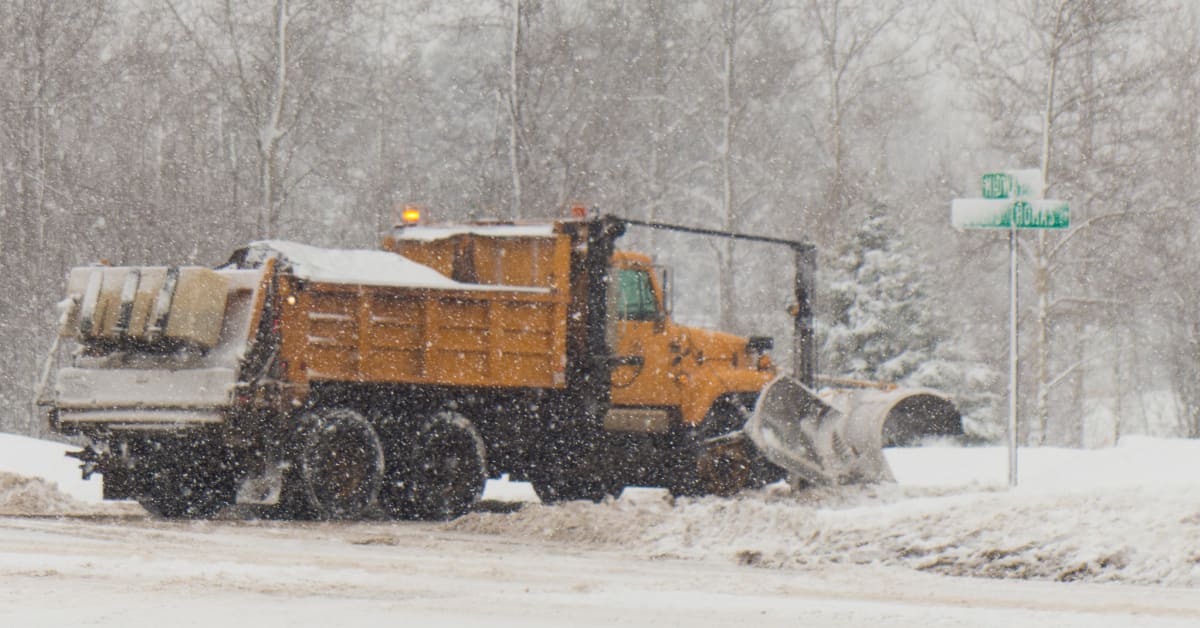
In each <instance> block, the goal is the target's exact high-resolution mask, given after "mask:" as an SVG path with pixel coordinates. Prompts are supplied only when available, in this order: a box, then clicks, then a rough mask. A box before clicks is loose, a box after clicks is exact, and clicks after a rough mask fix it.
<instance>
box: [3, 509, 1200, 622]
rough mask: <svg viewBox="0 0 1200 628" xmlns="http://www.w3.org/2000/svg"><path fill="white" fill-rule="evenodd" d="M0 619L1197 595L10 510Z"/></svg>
mask: <svg viewBox="0 0 1200 628" xmlns="http://www.w3.org/2000/svg"><path fill="white" fill-rule="evenodd" d="M0 617H4V618H5V622H4V624H5V625H8V626H47V627H58V626H66V625H98V626H116V625H121V626H134V627H136V626H161V625H171V626H216V625H223V624H224V625H249V626H255V627H257V628H269V627H272V626H293V627H294V626H335V625H354V626H377V625H378V626H383V625H439V626H447V625H461V626H492V627H498V626H563V625H575V626H600V625H655V626H676V625H678V626H701V627H703V626H731V625H737V624H749V625H754V626H797V625H804V626H860V625H873V626H912V625H917V624H921V625H923V626H926V627H935V626H1106V625H1128V626H1133V625H1137V626H1194V625H1196V622H1197V620H1198V619H1200V595H1197V594H1196V591H1195V590H1190V589H1171V588H1163V587H1139V586H1128V585H1122V586H1114V585H1091V584H1078V583H1076V584H1059V583H1047V582H1029V581H1009V580H1006V581H994V580H981V579H966V578H948V577H945V576H936V575H932V574H926V573H919V572H914V571H911V570H906V569H902V568H894V567H863V566H824V567H820V568H816V569H811V570H794V569H763V568H755V567H748V566H740V565H737V564H732V563H724V562H714V561H698V560H680V559H659V560H654V559H645V558H641V557H638V556H634V555H631V554H629V553H626V552H622V551H620V550H619V549H618V550H612V549H593V548H584V549H581V548H579V547H578V546H574V545H568V544H561V543H556V542H545V541H537V540H534V539H518V538H505V539H499V540H498V539H497V538H496V537H494V536H488V535H477V534H465V533H454V532H448V531H446V530H445V529H443V528H442V527H439V526H436V525H430V524H362V523H359V524H295V523H280V522H269V523H257V522H212V523H172V522H163V521H155V520H147V519H141V518H105V519H53V518H3V519H0ZM401 621H403V624H400V623H398V622H401Z"/></svg>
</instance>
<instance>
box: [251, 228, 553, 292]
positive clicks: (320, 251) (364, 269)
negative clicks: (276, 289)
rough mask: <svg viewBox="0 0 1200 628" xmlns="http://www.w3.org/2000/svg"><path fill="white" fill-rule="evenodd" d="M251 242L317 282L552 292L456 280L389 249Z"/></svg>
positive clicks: (439, 288) (285, 242)
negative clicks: (281, 258) (325, 247)
mask: <svg viewBox="0 0 1200 628" xmlns="http://www.w3.org/2000/svg"><path fill="white" fill-rule="evenodd" d="M251 246H252V247H259V248H265V249H270V250H272V251H277V252H278V253H280V254H282V255H283V257H284V258H286V259H287V260H288V261H289V262H291V264H292V272H293V273H294V274H295V275H296V276H297V277H300V278H302V279H307V280H309V281H314V282H322V283H339V284H361V285H367V286H385V287H398V288H426V289H434V290H491V291H495V290H505V291H512V292H539V293H542V292H548V290H547V289H545V288H538V287H530V286H502V285H483V284H473V283H463V282H461V281H455V280H453V279H451V278H449V277H447V276H445V275H443V274H441V273H439V272H438V271H436V270H434V269H432V268H430V267H428V266H426V265H424V264H418V263H417V262H414V261H412V260H410V259H408V258H406V257H404V256H402V255H398V254H396V253H391V252H389V251H374V250H363V249H324V248H319V247H315V246H309V245H307V244H300V243H298V242H288V241H285V240H260V241H258V242H254V243H252V244H251Z"/></svg>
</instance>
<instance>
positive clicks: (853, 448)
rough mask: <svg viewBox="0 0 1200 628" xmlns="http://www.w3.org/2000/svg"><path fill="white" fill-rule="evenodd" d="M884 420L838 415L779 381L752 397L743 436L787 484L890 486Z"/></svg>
mask: <svg viewBox="0 0 1200 628" xmlns="http://www.w3.org/2000/svg"><path fill="white" fill-rule="evenodd" d="M886 420H887V416H886V414H885V415H884V416H872V413H870V412H867V413H858V412H853V413H849V414H847V413H843V412H841V411H839V410H838V409H836V408H834V407H833V406H831V405H830V404H828V403H826V402H824V401H822V400H821V399H820V398H819V397H818V396H817V395H816V394H815V393H813V392H812V391H811V390H809V389H808V388H806V387H805V386H804V385H803V384H801V383H800V382H798V381H796V380H795V379H793V378H791V377H786V376H780V377H777V378H775V379H774V380H772V381H771V383H769V384H767V387H766V388H764V389H763V391H762V393H761V394H760V395H759V397H758V403H757V404H756V405H755V407H754V414H752V415H751V416H750V420H749V421H747V422H746V426H745V428H744V432H745V433H746V435H747V436H748V437H749V438H750V441H751V442H752V443H754V446H755V448H757V449H758V451H759V452H760V453H761V454H762V455H763V456H764V457H766V459H767V460H769V461H771V462H772V463H774V464H776V465H778V466H780V467H782V468H784V469H786V470H787V471H788V473H789V474H790V483H791V484H792V485H793V486H799V485H802V484H805V483H810V484H857V483H869V482H891V481H894V478H893V477H892V470H891V468H890V467H888V464H887V461H886V460H885V459H884V457H883V424H884V422H885V421H886Z"/></svg>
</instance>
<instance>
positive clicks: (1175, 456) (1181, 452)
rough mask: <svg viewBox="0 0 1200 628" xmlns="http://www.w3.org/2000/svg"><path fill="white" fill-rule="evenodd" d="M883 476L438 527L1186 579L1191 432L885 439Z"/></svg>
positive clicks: (659, 548)
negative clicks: (1013, 466)
mask: <svg viewBox="0 0 1200 628" xmlns="http://www.w3.org/2000/svg"><path fill="white" fill-rule="evenodd" d="M887 455H888V458H889V461H890V462H891V464H892V466H893V469H894V470H895V472H896V476H897V479H898V481H899V483H898V484H887V485H875V486H852V487H840V488H836V489H835V488H819V489H810V490H806V491H802V492H799V493H795V494H793V493H791V492H790V491H789V490H788V489H787V488H785V487H783V486H781V485H776V486H771V487H767V488H766V489H764V490H762V491H759V492H755V493H747V494H743V495H739V496H737V497H734V498H729V499H721V498H713V497H709V498H703V499H679V500H671V499H670V498H669V497H668V496H666V494H665V492H659V493H658V494H659V496H660V497H659V499H648V498H647V497H646V496H645V494H644V493H638V492H636V491H635V492H633V493H632V498H631V492H630V491H626V494H625V495H622V497H621V498H620V499H616V500H608V501H606V502H604V503H601V504H591V503H587V502H574V503H570V504H563V505H560V506H556V507H546V506H540V505H535V506H526V507H525V508H522V509H521V510H520V511H518V512H516V513H513V514H510V515H496V514H489V513H479V514H472V515H469V516H467V517H464V518H462V519H460V520H458V521H456V522H452V523H451V524H449V525H450V527H452V528H454V529H456V530H462V531H470V532H474V533H483V534H496V535H501V536H506V535H518V536H536V537H542V538H544V539H547V540H552V541H561V542H564V543H572V544H588V545H598V546H620V547H622V548H625V549H627V550H633V551H636V552H639V553H641V554H642V555H644V556H646V557H649V558H654V557H679V558H689V559H701V560H726V561H734V562H738V563H741V564H746V565H754V566H762V567H789V568H813V567H820V566H826V565H834V564H861V565H876V566H879V565H883V566H903V567H907V568H911V569H915V570H920V571H928V572H932V573H939V574H946V575H956V576H974V577H985V578H1021V579H1040V580H1058V581H1092V582H1125V583H1137V584H1155V585H1170V586H1186V587H1200V549H1198V548H1200V442H1196V441H1171V440H1158V439H1148V438H1130V439H1126V440H1124V441H1122V443H1121V445H1120V446H1119V447H1116V448H1112V449H1107V450H1097V451H1076V450H1064V449H1051V448H1047V449H1038V450H1022V451H1021V458H1020V460H1021V464H1020V465H1019V468H1020V469H1021V470H1022V473H1021V482H1022V485H1021V486H1020V487H1018V488H1017V489H1015V490H1009V489H1008V488H1007V487H1006V486H1005V485H1004V481H1005V478H1006V477H1007V466H1006V465H1007V454H1006V452H1005V450H1004V449H1003V448H954V447H931V448H913V449H895V450H888V451H887Z"/></svg>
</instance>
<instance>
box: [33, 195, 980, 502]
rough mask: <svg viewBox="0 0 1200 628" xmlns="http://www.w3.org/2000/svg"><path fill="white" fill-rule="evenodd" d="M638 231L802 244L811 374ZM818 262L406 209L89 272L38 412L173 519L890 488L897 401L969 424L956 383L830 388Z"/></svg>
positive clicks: (571, 224)
mask: <svg viewBox="0 0 1200 628" xmlns="http://www.w3.org/2000/svg"><path fill="white" fill-rule="evenodd" d="M630 226H642V227H648V228H655V229H674V230H678V231H686V232H691V233H695V234H698V235H701V236H715V237H731V238H740V239H750V240H759V241H766V242H769V243H774V244H780V245H783V246H788V247H791V248H792V249H793V250H794V251H795V253H796V270H797V272H796V281H795V293H796V304H795V305H794V306H793V307H792V314H793V316H794V319H795V342H794V350H795V352H796V354H797V357H796V364H797V365H798V366H797V368H796V374H795V377H783V376H781V375H780V374H779V373H778V372H777V371H778V370H779V369H778V367H777V366H776V364H775V363H774V362H773V361H772V358H771V356H770V354H769V351H770V350H771V349H772V348H773V341H772V339H770V338H767V337H750V338H744V337H739V336H734V335H731V334H726V333H720V332H715V331H709V330H704V329H697V328H689V327H684V326H681V325H678V324H676V323H674V322H673V321H672V319H671V317H670V315H669V313H668V312H667V310H666V308H665V307H664V303H667V301H666V300H665V299H664V294H663V291H664V282H663V281H662V280H661V278H660V275H659V274H657V272H656V270H655V267H654V266H653V264H652V263H651V259H650V258H649V257H648V256H646V255H643V254H640V253H635V252H628V251H621V250H618V249H617V248H616V246H615V243H616V240H617V239H618V238H619V237H620V236H621V235H622V234H623V233H624V232H625V230H626V229H627V228H628V227H630ZM813 267H814V263H813V250H812V248H811V246H809V245H806V244H804V243H800V242H793V241H787V240H778V239H772V238H761V237H758V236H751V235H744V234H737V233H727V232H720V231H710V230H703V229H693V228H688V227H680V226H674V225H665V224H660V223H646V222H639V221H633V220H626V219H622V218H617V217H613V216H602V217H591V218H589V217H586V216H583V217H579V218H574V219H562V220H550V221H546V222H540V223H528V224H519V223H465V224H456V225H443V226H426V225H421V224H401V225H398V226H397V227H396V230H395V232H394V233H393V234H392V235H391V236H389V237H388V238H385V240H384V242H383V245H382V247H381V249H380V250H330V249H320V248H315V247H310V246H306V245H302V244H298V243H294V242H286V241H261V242H255V243H253V244H251V245H249V246H247V247H245V248H242V249H239V250H237V251H236V252H235V253H234V254H233V255H232V257H231V258H230V259H229V261H228V262H227V263H225V264H224V265H221V266H218V267H216V268H206V267H198V266H182V267H176V266H172V267H167V266H119V267H111V266H89V267H80V268H75V269H72V270H71V271H70V273H69V277H68V282H67V293H68V294H67V298H66V299H65V300H63V301H62V302H61V303H60V310H61V318H60V330H59V334H58V336H57V338H58V340H56V342H55V346H54V347H53V348H52V349H51V351H50V356H49V357H48V359H47V363H46V367H45V369H44V371H43V376H42V381H41V382H40V386H39V391H38V404H39V405H40V406H41V407H43V408H44V410H45V412H46V414H47V416H48V421H49V425H50V427H51V429H52V430H54V431H56V432H58V433H61V434H64V435H74V436H82V437H84V438H85V439H86V441H87V443H88V445H87V446H86V447H85V448H84V449H83V450H82V451H79V452H75V453H73V454H72V455H74V456H76V457H78V458H79V459H80V460H81V462H82V470H83V473H84V477H85V478H87V477H88V476H90V475H91V474H93V473H99V474H101V475H102V477H103V494H104V497H105V499H134V500H137V501H138V502H140V503H141V504H142V505H143V506H144V507H145V508H146V509H147V510H148V511H150V512H151V513H154V514H157V515H160V516H164V517H182V518H202V517H210V516H213V515H214V514H216V513H217V512H218V511H220V510H221V509H222V508H224V507H226V506H227V505H230V504H234V503H244V504H258V505H261V506H264V507H269V508H270V509H272V511H273V512H275V513H277V514H278V515H279V516H284V517H294V518H322V519H356V518H363V517H380V516H386V517H393V518H397V519H447V518H453V517H456V516H459V515H461V514H463V513H465V512H467V511H468V510H470V509H471V508H472V507H473V506H474V505H475V504H476V502H477V501H478V500H479V499H480V497H481V495H482V493H483V488H484V484H485V481H486V479H487V478H492V477H499V476H500V475H501V474H505V473H507V474H508V475H509V476H510V477H511V478H512V479H515V480H526V481H529V482H531V483H532V485H533V487H534V489H535V491H536V492H537V494H538V496H539V497H540V498H541V499H542V500H543V501H545V502H554V501H560V500H574V499H590V500H600V499H602V498H603V497H604V496H605V495H609V494H616V493H619V492H620V490H621V488H622V487H624V486H627V485H650V486H662V487H666V488H668V489H669V490H670V491H671V492H672V493H674V494H676V495H701V494H730V493H733V492H735V491H738V490H741V489H744V488H747V487H754V486H761V485H763V484H766V483H768V482H773V481H777V480H780V479H782V478H784V477H785V476H788V475H790V477H791V478H792V481H793V483H808V482H817V483H825V482H851V481H876V480H881V479H887V478H888V477H889V475H890V472H889V471H888V469H887V466H886V463H885V462H884V461H883V458H882V452H881V444H882V443H881V438H882V436H881V435H882V434H883V432H884V426H885V425H886V424H887V423H888V420H889V414H890V413H891V410H892V409H893V408H894V407H896V406H898V405H903V404H902V402H903V403H907V406H906V407H907V408H908V410H907V411H906V412H905V413H902V414H905V416H906V417H908V418H905V419H904V421H905V423H904V429H905V430H907V431H908V432H912V433H918V432H919V433H924V432H929V433H955V432H956V431H961V422H960V421H959V419H958V415H957V412H955V411H954V408H953V404H951V403H950V402H949V401H948V400H946V399H945V398H944V397H940V396H939V395H936V394H935V393H932V392H918V393H915V394H914V395H910V396H908V397H911V398H914V399H915V398H921V399H925V402H924V403H925V404H926V405H928V406H929V407H928V408H927V411H926V410H922V412H923V413H924V414H922V417H921V418H919V419H917V420H916V421H914V420H913V419H912V418H911V417H910V416H909V415H911V414H913V412H912V408H911V406H913V404H912V403H909V402H907V401H904V400H903V399H900V398H899V397H897V402H896V403H890V402H889V404H884V405H886V406H887V407H883V406H880V405H879V404H876V405H874V406H871V407H870V410H869V412H866V413H857V414H856V413H855V412H853V411H841V410H839V409H837V408H835V407H834V406H833V405H830V404H827V403H826V402H824V401H822V400H821V399H820V398H819V397H817V396H816V395H815V394H814V393H813V392H812V386H813V381H814V369H815V359H814V354H815V351H814V348H813V339H812V334H813V332H812V308H811V295H812V284H813ZM908 397H906V399H907V398H908ZM931 400H932V401H931ZM908 401H911V399H909V400H908ZM918 405H919V404H918ZM893 423H895V421H893ZM893 431H894V430H893Z"/></svg>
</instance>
